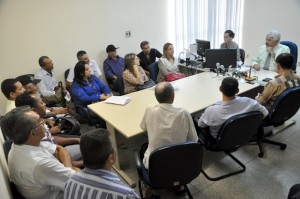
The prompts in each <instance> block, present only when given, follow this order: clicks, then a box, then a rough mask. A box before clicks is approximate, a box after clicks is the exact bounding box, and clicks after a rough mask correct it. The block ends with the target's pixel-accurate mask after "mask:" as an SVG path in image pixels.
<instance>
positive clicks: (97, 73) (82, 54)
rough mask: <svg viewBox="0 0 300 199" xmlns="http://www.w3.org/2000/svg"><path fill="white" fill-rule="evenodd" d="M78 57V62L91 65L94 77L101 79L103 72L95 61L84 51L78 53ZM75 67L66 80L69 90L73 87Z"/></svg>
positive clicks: (71, 69)
mask: <svg viewBox="0 0 300 199" xmlns="http://www.w3.org/2000/svg"><path fill="white" fill-rule="evenodd" d="M76 56H77V59H78V61H84V62H85V63H87V64H88V65H89V67H90V71H91V74H92V75H95V76H96V77H98V78H99V79H100V76H101V75H102V72H101V71H100V69H99V66H98V64H97V62H96V61H95V60H93V59H90V58H89V56H88V54H87V53H86V52H85V51H83V50H80V51H78V52H77V55H76ZM74 67H75V66H74ZM74 67H71V68H70V71H69V75H68V77H67V80H66V84H67V88H70V87H71V86H72V83H73V80H74Z"/></svg>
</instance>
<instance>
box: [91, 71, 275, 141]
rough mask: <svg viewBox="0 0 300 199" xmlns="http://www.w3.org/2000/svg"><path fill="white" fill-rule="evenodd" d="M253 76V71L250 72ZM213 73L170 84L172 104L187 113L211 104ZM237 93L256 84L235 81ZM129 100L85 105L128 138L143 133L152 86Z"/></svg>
mask: <svg viewBox="0 0 300 199" xmlns="http://www.w3.org/2000/svg"><path fill="white" fill-rule="evenodd" d="M257 74H258V77H259V80H262V79H263V78H265V77H270V78H273V77H274V75H275V74H276V73H275V72H272V71H259V72H258V73H257ZM253 75H255V74H253ZM215 76H216V74H215V73H210V72H204V73H200V74H197V75H193V76H190V77H186V78H183V79H180V80H177V81H174V82H173V83H174V84H175V85H176V86H177V87H178V89H177V90H175V100H174V103H173V105H174V106H175V107H182V108H185V109H187V110H188V111H189V112H190V113H191V114H193V113H196V112H198V111H200V110H202V109H204V108H206V107H208V106H210V105H212V104H213V103H215V102H217V101H219V100H221V98H222V94H221V92H220V91H219V86H220V85H221V82H222V79H223V76H220V77H215ZM239 82H240V84H239V90H240V93H242V92H245V91H248V90H250V89H253V88H255V87H258V86H259V84H257V83H255V84H249V83H245V82H244V83H242V82H243V81H239ZM127 96H130V97H131V102H129V103H128V104H126V105H124V106H122V105H114V104H107V103H104V102H98V103H94V104H91V105H89V108H90V109H91V110H93V111H94V112H95V113H96V114H98V115H99V116H100V117H101V118H103V119H104V120H105V121H106V122H108V123H110V124H111V125H112V126H113V127H114V128H115V129H116V130H118V131H119V132H120V133H121V134H123V135H124V136H125V137H127V138H130V137H132V136H135V135H138V134H140V133H142V132H143V130H142V129H141V128H140V122H141V120H142V117H143V115H144V111H145V109H146V107H147V106H149V105H150V104H152V105H154V104H157V103H158V102H157V101H156V99H155V96H154V90H153V89H146V90H142V91H138V92H134V93H131V94H128V95H127Z"/></svg>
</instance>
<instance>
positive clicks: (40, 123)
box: [31, 120, 45, 131]
mask: <svg viewBox="0 0 300 199" xmlns="http://www.w3.org/2000/svg"><path fill="white" fill-rule="evenodd" d="M40 125H42V126H43V127H44V125H45V120H42V121H41V122H39V123H38V124H37V125H35V126H34V127H33V128H32V130H31V131H33V130H35V129H36V128H37V127H39V126H40Z"/></svg>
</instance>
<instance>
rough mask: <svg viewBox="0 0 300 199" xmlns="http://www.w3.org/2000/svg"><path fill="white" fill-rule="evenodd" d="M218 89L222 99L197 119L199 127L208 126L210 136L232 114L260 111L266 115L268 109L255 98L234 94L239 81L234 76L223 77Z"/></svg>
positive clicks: (215, 132) (215, 135) (217, 130)
mask: <svg viewBox="0 0 300 199" xmlns="http://www.w3.org/2000/svg"><path fill="white" fill-rule="evenodd" d="M220 91H221V92H222V100H221V101H219V102H217V103H215V104H214V105H212V106H210V107H208V108H206V109H205V111H204V113H203V114H202V115H201V117H200V119H199V121H198V126H199V127H201V128H205V127H210V134H211V136H212V137H214V138H216V137H217V135H218V132H219V130H220V128H221V126H222V124H223V123H224V122H225V121H226V120H228V119H229V118H230V117H232V116H234V115H238V114H242V113H247V112H250V111H260V112H261V113H262V114H263V115H264V117H266V116H267V115H268V110H267V109H266V108H265V107H264V106H262V105H261V104H260V103H259V102H257V101H256V100H254V99H251V98H248V97H238V96H235V95H236V94H237V93H238V92H239V83H238V81H237V80H236V79H235V78H232V77H226V78H224V79H223V81H222V83H221V86H220ZM205 136H206V135H205ZM208 136H209V135H208Z"/></svg>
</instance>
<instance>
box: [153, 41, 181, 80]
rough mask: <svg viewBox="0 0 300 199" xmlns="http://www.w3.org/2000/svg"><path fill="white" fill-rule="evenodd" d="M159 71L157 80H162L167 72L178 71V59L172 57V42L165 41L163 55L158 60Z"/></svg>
mask: <svg viewBox="0 0 300 199" xmlns="http://www.w3.org/2000/svg"><path fill="white" fill-rule="evenodd" d="M158 68H159V72H158V75H157V81H158V82H161V81H164V79H165V76H166V75H167V74H168V73H179V70H178V61H177V60H176V59H175V58H174V48H173V44H171V43H166V44H165V45H164V48H163V56H162V57H161V58H159V60H158Z"/></svg>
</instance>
